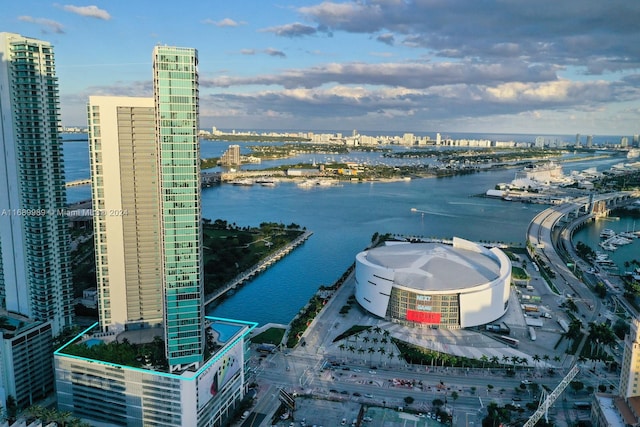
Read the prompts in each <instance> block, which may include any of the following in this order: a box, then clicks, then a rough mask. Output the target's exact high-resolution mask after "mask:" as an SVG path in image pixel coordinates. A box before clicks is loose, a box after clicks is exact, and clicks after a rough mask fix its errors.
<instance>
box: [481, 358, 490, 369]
mask: <svg viewBox="0 0 640 427" xmlns="http://www.w3.org/2000/svg"><path fill="white" fill-rule="evenodd" d="M480 360H481V361H482V369H484V364H485V362H488V361H489V358H488V357H487V355H486V354H483V355H482V357H480Z"/></svg>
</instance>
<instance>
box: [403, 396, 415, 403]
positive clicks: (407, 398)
mask: <svg viewBox="0 0 640 427" xmlns="http://www.w3.org/2000/svg"><path fill="white" fill-rule="evenodd" d="M414 401H415V399H414V398H413V397H411V396H407V397H405V398H404V403H406V404H407V405H411V404H412V403H413V402H414Z"/></svg>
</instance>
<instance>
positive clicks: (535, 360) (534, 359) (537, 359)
mask: <svg viewBox="0 0 640 427" xmlns="http://www.w3.org/2000/svg"><path fill="white" fill-rule="evenodd" d="M531 358H532V359H533V361H534V362H535V363H536V366H537V365H538V362H540V360H541V359H540V356H538V355H537V354H534V355H533V356H532V357H531Z"/></svg>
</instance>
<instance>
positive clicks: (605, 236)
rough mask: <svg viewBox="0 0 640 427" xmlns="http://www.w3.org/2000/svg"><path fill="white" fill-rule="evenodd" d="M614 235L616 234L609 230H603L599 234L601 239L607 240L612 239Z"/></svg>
mask: <svg viewBox="0 0 640 427" xmlns="http://www.w3.org/2000/svg"><path fill="white" fill-rule="evenodd" d="M615 235H616V232H615V231H613V230H612V229H610V228H605V229H604V230H602V231H601V232H600V237H601V238H603V239H608V238H610V237H613V236H615Z"/></svg>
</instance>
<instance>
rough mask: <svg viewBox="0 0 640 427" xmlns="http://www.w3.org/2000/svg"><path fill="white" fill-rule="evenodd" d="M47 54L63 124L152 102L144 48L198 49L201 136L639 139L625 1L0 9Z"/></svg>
mask: <svg viewBox="0 0 640 427" xmlns="http://www.w3.org/2000/svg"><path fill="white" fill-rule="evenodd" d="M1 10H2V12H1V13H0V31H6V32H14V33H19V34H22V35H24V36H29V37H35V38H39V39H42V40H47V41H49V42H51V43H52V44H53V46H54V52H55V57H56V72H57V75H58V78H59V82H60V100H61V108H62V115H61V118H62V124H63V125H64V126H86V113H85V108H86V107H85V106H86V103H87V101H88V97H89V96H91V95H117V96H151V95H152V69H151V53H152V50H153V47H154V46H156V45H158V44H162V45H169V46H181V47H194V48H196V49H198V57H199V65H198V70H199V81H200V127H201V128H203V129H210V128H211V127H213V126H215V127H217V128H218V129H222V130H232V129H236V130H250V129H260V130H267V129H273V130H285V129H289V130H314V131H322V130H326V131H331V130H352V129H357V130H358V131H360V132H362V133H365V131H391V132H425V133H426V132H445V131H446V132H491V133H530V134H562V135H575V134H577V133H580V134H583V135H586V134H593V135H633V134H638V133H640V120H639V119H640V1H637V0H607V1H604V0H535V1H531V0H526V1H521V0H499V1H490V0H465V1H463V0H351V1H347V0H334V1H313V0H277V1H271V0H240V1H234V2H232V1H228V0H227V1H225V0H211V1H205V0H180V1H174V2H168V1H153V2H152V1H136V0H133V1H124V0H116V1H113V0H109V1H98V0H91V1H90V2H89V3H82V2H77V1H74V2H72V3H65V2H64V1H63V2H61V3H55V2H54V3H52V2H49V1H43V0H20V1H9V0H2V7H1Z"/></svg>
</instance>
